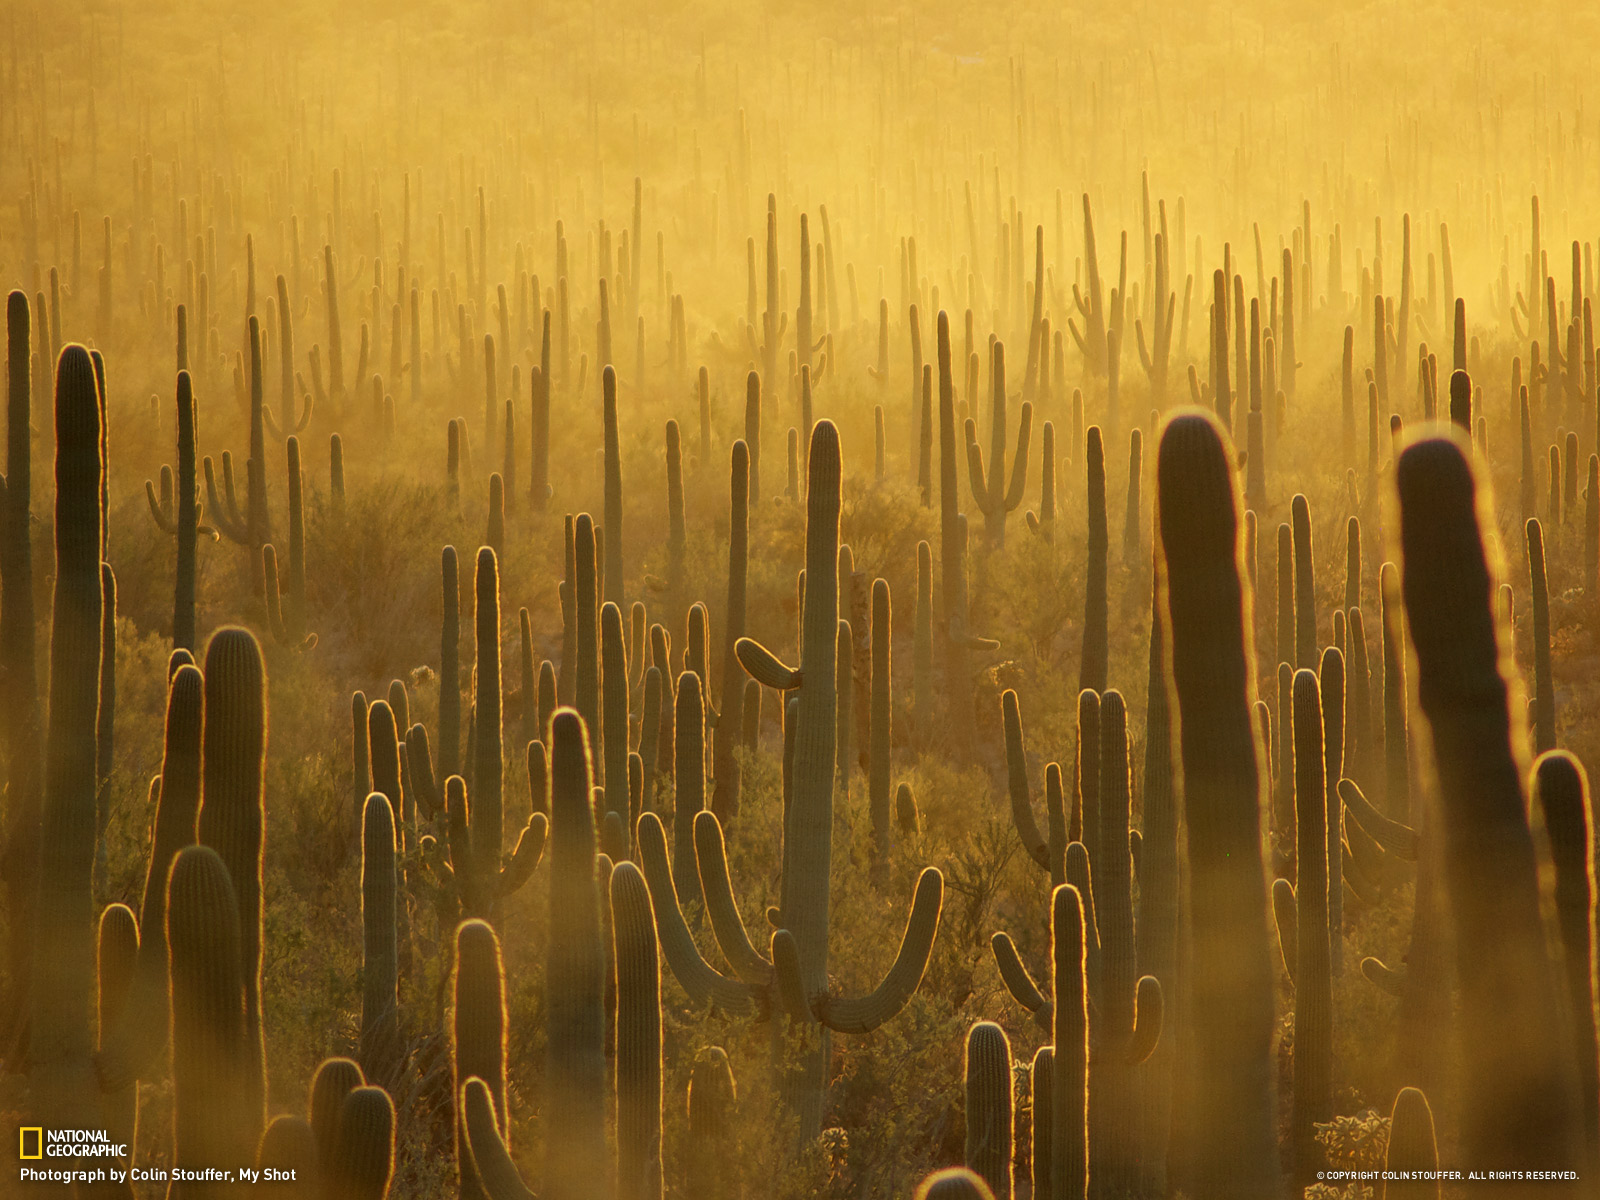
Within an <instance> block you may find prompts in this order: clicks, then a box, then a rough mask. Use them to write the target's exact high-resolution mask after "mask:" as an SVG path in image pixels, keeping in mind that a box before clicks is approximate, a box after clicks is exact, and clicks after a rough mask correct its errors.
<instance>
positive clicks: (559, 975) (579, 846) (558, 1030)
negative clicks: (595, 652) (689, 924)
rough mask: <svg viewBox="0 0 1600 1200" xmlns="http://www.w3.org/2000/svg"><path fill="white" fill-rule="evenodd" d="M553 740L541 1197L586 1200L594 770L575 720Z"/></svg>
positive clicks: (595, 950) (592, 1105) (601, 1039)
mask: <svg viewBox="0 0 1600 1200" xmlns="http://www.w3.org/2000/svg"><path fill="white" fill-rule="evenodd" d="M550 731H551V732H550V785H551V786H550V827H551V837H550V912H551V923H550V935H549V946H548V949H547V951H546V960H545V961H546V967H545V988H546V999H545V1009H546V1012H547V1013H548V1014H549V1015H548V1018H547V1035H546V1045H547V1047H548V1049H547V1051H546V1053H547V1056H548V1057H547V1062H546V1067H545V1097H546V1105H547V1111H548V1112H549V1118H548V1123H547V1126H546V1129H547V1132H546V1140H545V1144H546V1145H547V1146H548V1147H550V1148H551V1150H552V1153H551V1154H550V1155H549V1158H548V1160H547V1164H546V1177H545V1186H544V1193H543V1194H544V1195H545V1196H546V1197H550V1198H552V1200H569V1198H570V1200H587V1198H589V1197H593V1196H595V1195H596V1194H597V1188H596V1185H595V1178H594V1173H595V1164H597V1163H600V1162H602V1161H604V1156H605V1077H606V1076H605V1010H604V990H605V977H606V967H605V957H604V952H603V948H602V943H601V931H600V893H599V889H598V885H597V883H596V880H595V854H596V843H595V828H594V810H593V807H592V805H591V803H590V786H591V779H592V776H593V769H592V766H591V758H590V754H589V738H588V731H587V730H586V729H585V727H584V723H583V720H582V718H581V717H580V716H579V715H578V714H577V713H575V712H573V711H572V710H571V709H559V710H557V712H556V715H555V718H554V719H553V720H552V721H551V724H550ZM499 1111H503V1106H501V1107H500V1109H499ZM603 1190H604V1189H598V1191H603Z"/></svg>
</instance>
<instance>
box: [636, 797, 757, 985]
mask: <svg viewBox="0 0 1600 1200" xmlns="http://www.w3.org/2000/svg"><path fill="white" fill-rule="evenodd" d="M637 839H638V846H637V849H638V851H639V865H640V867H641V869H642V870H643V871H644V879H645V883H646V884H647V885H648V886H649V888H650V906H651V908H653V909H654V910H655V914H656V929H657V932H658V933H659V935H660V938H661V953H662V955H663V956H664V957H665V958H666V960H667V965H668V966H669V967H671V968H672V973H673V975H674V976H676V977H677V980H678V982H679V983H680V984H682V985H683V990H684V991H686V992H688V993H689V998H690V999H691V1000H693V1001H694V1002H695V1003H696V1004H699V1005H705V1004H711V1005H714V1006H715V1007H717V1008H719V1009H722V1010H723V1011H725V1012H730V1013H736V1014H744V1013H749V1012H752V1011H757V1010H760V1009H762V1008H764V1007H765V1004H766V994H765V991H764V990H763V989H760V988H755V987H751V986H750V985H749V984H746V983H743V982H741V981H739V980H737V979H729V978H728V977H727V976H726V975H724V974H722V972H720V971H718V970H717V969H716V968H715V967H713V966H712V965H711V964H710V963H708V962H706V960H705V958H704V957H703V956H702V955H701V954H700V949H699V947H697V946H696V945H695V944H694V938H693V936H692V935H691V934H690V933H689V926H688V925H687V924H686V923H685V922H684V919H683V910H682V908H680V907H679V905H678V890H677V888H676V887H675V886H674V885H673V882H672V866H671V863H670V861H669V859H668V855H667V831H666V828H665V826H663V825H662V824H661V818H660V817H658V816H656V814H655V813H645V814H643V815H642V816H641V817H640V818H639V825H638V829H637Z"/></svg>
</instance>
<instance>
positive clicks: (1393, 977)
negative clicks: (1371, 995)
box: [1361, 955, 1406, 999]
mask: <svg viewBox="0 0 1600 1200" xmlns="http://www.w3.org/2000/svg"><path fill="white" fill-rule="evenodd" d="M1361 974H1362V975H1363V976H1364V977H1365V978H1366V980H1367V982H1368V983H1371V984H1373V985H1375V986H1376V987H1377V988H1378V990H1379V991H1382V992H1384V993H1385V994H1386V995H1390V996H1393V997H1395V998H1396V999H1399V998H1400V997H1402V996H1404V995H1405V992H1406V969H1405V968H1404V967H1401V968H1399V969H1398V970H1396V969H1393V968H1391V967H1389V966H1387V965H1385V963H1384V961H1383V960H1382V959H1381V958H1373V957H1372V956H1371V955H1368V956H1367V957H1366V958H1363V959H1362V960H1361Z"/></svg>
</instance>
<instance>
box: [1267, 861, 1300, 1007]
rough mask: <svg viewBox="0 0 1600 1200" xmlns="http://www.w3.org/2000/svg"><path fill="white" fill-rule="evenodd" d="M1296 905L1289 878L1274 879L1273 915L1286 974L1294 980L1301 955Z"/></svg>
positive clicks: (1292, 885)
mask: <svg viewBox="0 0 1600 1200" xmlns="http://www.w3.org/2000/svg"><path fill="white" fill-rule="evenodd" d="M1298 911H1299V910H1298V909H1297V908H1296V906H1295V899H1294V884H1292V883H1290V882H1289V881H1288V880H1287V879H1274V880H1273V881H1272V915H1273V917H1274V919H1275V920H1276V922H1277V926H1278V948H1279V949H1280V950H1281V951H1282V952H1283V970H1284V974H1286V975H1288V976H1289V982H1290V983H1293V982H1294V964H1295V963H1296V962H1297V961H1299V957H1300V925H1299V916H1298V915H1297V914H1298Z"/></svg>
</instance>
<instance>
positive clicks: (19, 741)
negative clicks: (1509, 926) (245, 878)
mask: <svg viewBox="0 0 1600 1200" xmlns="http://www.w3.org/2000/svg"><path fill="white" fill-rule="evenodd" d="M29 341H30V338H29V314H28V297H27V295H26V294H24V293H23V292H12V293H11V294H10V295H9V296H7V297H6V381H7V402H6V431H7V436H6V477H5V490H4V493H3V495H0V505H3V506H4V513H5V520H4V523H3V525H0V671H3V672H4V674H5V678H6V688H5V696H4V700H3V703H4V706H5V708H4V711H5V737H6V750H7V755H6V762H7V763H8V764H9V770H10V785H9V788H8V790H7V800H6V807H7V810H8V811H7V818H6V827H5V831H4V835H5V842H4V855H3V858H0V868H3V870H0V873H3V875H4V878H5V883H6V907H7V911H8V912H9V913H10V922H9V924H10V929H9V932H8V937H7V945H6V967H7V970H6V978H7V980H8V981H9V984H8V987H7V990H6V993H5V996H6V1000H7V1003H5V1004H4V1005H0V1008H3V1009H4V1010H5V1011H6V1012H8V1013H9V1014H10V1015H9V1016H5V1017H0V1055H9V1054H10V1052H11V1049H12V1048H13V1047H14V1046H16V1044H17V1042H16V1039H15V1037H14V1036H13V1035H14V1033H15V1031H16V1029H17V1027H18V1026H20V1024H21V1023H22V1022H23V1021H24V1020H25V1019H26V1015H25V1014H26V1012H27V1010H28V1007H29V1005H28V986H29V978H30V974H31V970H32V957H33V954H32V949H33V932H34V928H33V926H34V911H35V907H36V903H37V900H38V890H39V884H38V869H39V821H40V784H41V780H40V754H39V725H40V715H39V687H38V677H37V669H38V668H37V665H36V661H35V651H34V618H33V530H32V524H33V504H32V493H33V455H32V450H33V444H32V436H31V429H32V412H31V409H32V400H33V380H32V378H31V374H30V367H31V365H32V360H31V355H30V348H29Z"/></svg>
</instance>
